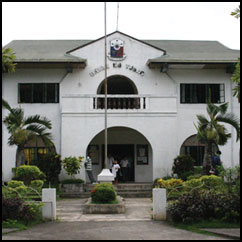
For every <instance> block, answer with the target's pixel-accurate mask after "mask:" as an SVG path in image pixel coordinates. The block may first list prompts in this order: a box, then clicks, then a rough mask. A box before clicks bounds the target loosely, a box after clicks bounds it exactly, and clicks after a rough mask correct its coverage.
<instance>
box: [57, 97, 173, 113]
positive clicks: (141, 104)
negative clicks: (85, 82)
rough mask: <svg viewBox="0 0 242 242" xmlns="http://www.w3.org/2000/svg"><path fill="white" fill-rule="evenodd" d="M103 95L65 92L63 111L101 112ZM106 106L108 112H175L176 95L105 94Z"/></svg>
mask: <svg viewBox="0 0 242 242" xmlns="http://www.w3.org/2000/svg"><path fill="white" fill-rule="evenodd" d="M104 102H105V96H104V95H92V94H66V95H63V96H62V98H61V108H62V112H63V113H94V112H98V113H99V112H101V113H102V112H103V110H104V108H105V103H104ZM107 108H108V110H109V112H110V113H117V112H120V113H126V112H129V113H144V112H145V113H153V114H161V113H163V114H168V113H171V114H173V113H176V112H177V97H176V96H172V95H170V96H168V95H167V96H161V95H150V94H141V95H110V94H109V95H107Z"/></svg>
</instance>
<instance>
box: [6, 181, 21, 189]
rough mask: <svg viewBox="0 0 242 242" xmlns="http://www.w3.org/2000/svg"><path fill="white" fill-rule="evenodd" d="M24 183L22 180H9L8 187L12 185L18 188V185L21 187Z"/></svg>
mask: <svg viewBox="0 0 242 242" xmlns="http://www.w3.org/2000/svg"><path fill="white" fill-rule="evenodd" d="M23 185H24V183H23V182H22V181H14V180H12V181H9V182H8V187H11V188H16V187H19V186H23Z"/></svg>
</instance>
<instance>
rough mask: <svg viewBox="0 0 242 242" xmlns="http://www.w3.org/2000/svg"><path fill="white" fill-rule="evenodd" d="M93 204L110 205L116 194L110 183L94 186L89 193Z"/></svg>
mask: <svg viewBox="0 0 242 242" xmlns="http://www.w3.org/2000/svg"><path fill="white" fill-rule="evenodd" d="M91 199H92V202H93V203H104V204H106V203H111V202H113V201H115V200H116V192H115V190H114V188H113V185H112V184H110V183H102V184H98V185H96V186H95V187H94V188H93V190H92V192H91Z"/></svg>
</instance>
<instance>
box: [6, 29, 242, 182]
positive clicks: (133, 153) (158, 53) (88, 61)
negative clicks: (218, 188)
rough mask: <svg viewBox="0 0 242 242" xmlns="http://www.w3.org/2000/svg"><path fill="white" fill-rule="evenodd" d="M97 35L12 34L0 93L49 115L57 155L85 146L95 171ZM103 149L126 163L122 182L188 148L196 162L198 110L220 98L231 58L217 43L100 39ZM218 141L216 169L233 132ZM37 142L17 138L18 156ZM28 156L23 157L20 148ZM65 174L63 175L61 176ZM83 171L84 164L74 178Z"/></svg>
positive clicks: (165, 168)
mask: <svg viewBox="0 0 242 242" xmlns="http://www.w3.org/2000/svg"><path fill="white" fill-rule="evenodd" d="M104 41H105V38H104V37H102V38H100V39H97V40H94V41H91V40H33V41H30V40H17V41H12V42H11V43H9V44H8V45H7V46H6V47H9V48H12V49H13V50H14V52H15V53H16V57H17V58H16V63H17V68H16V72H15V73H10V74H6V73H4V74H3V83H2V88H3V90H2V96H3V98H4V99H5V100H7V101H8V102H9V104H10V105H11V106H12V107H17V106H21V107H22V108H23V109H24V111H25V115H27V116H28V115H33V114H40V115H42V116H45V117H47V118H48V119H50V120H51V121H52V126H53V128H52V130H51V132H52V134H53V138H54V139H53V142H54V144H55V149H56V152H57V153H59V154H60V155H61V157H62V158H64V157H68V156H86V153H87V151H88V150H92V151H93V171H94V176H95V177H97V175H98V174H99V173H100V172H101V170H102V168H103V163H104V120H105V119H104V114H105V111H104V77H105V76H104V73H105V72H104ZM107 55H108V59H107V62H108V69H107V84H108V119H107V125H108V153H111V154H112V155H113V156H114V157H116V158H118V159H121V158H122V157H123V156H128V158H129V160H130V171H131V173H130V177H129V181H130V182H152V181H153V180H154V179H155V178H157V177H162V176H166V175H168V174H170V173H171V168H172V165H173V162H174V158H175V157H176V156H177V155H179V154H191V155H192V156H193V157H194V158H195V160H196V162H197V165H201V162H202V157H203V151H204V146H203V145H202V144H199V143H198V142H197V141H196V139H195V135H196V129H195V127H194V123H197V118H196V115H197V114H205V115H206V101H207V99H208V97H209V93H211V98H212V102H214V103H218V104H219V103H224V102H229V111H232V112H234V113H235V114H236V115H237V116H239V115H240V104H239V102H238V100H237V99H236V98H235V97H233V95H232V94H233V91H232V89H233V83H232V81H231V75H232V72H233V70H234V67H235V64H236V62H237V60H238V57H239V56H240V52H239V50H232V49H229V48H227V47H225V46H224V45H222V44H221V43H219V42H217V41H183V40H182V41H179V40H138V39H136V38H133V37H131V36H128V35H126V34H124V33H121V32H118V31H116V32H114V33H111V34H109V35H108V36H107ZM6 114H7V111H5V110H4V111H3V116H5V115H6ZM228 130H230V131H231V133H232V138H231V139H230V140H229V142H228V143H227V145H225V146H222V147H219V149H220V150H221V151H222V156H221V159H222V161H223V164H224V166H225V167H234V166H235V165H236V164H238V163H239V153H240V144H239V142H236V135H235V130H233V129H232V128H231V127H230V126H228ZM2 135H3V138H2V141H3V142H2V149H3V152H2V156H3V157H2V167H3V180H4V181H8V180H10V179H11V177H12V168H13V167H15V154H16V147H14V146H12V147H10V146H8V144H7V140H8V137H9V134H8V132H7V130H6V128H5V127H4V126H3V132H2ZM44 148H45V147H44V146H43V144H42V143H41V142H37V143H35V144H28V145H26V154H30V156H29V157H26V162H27V163H28V164H31V159H33V158H34V157H37V154H38V152H41V151H42V150H43V149H44ZM26 156H27V155H26ZM65 176H66V175H65V174H64V172H62V174H61V177H62V178H64V177H65ZM79 177H80V178H82V179H85V180H87V181H88V178H86V174H85V170H84V167H83V168H82V170H81V173H80V175H79Z"/></svg>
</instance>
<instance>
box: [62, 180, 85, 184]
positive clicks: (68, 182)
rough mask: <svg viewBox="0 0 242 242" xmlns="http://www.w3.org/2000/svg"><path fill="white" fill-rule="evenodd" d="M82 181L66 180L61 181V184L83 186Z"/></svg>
mask: <svg viewBox="0 0 242 242" xmlns="http://www.w3.org/2000/svg"><path fill="white" fill-rule="evenodd" d="M83 183H84V180H82V179H66V180H62V181H61V184H83Z"/></svg>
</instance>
